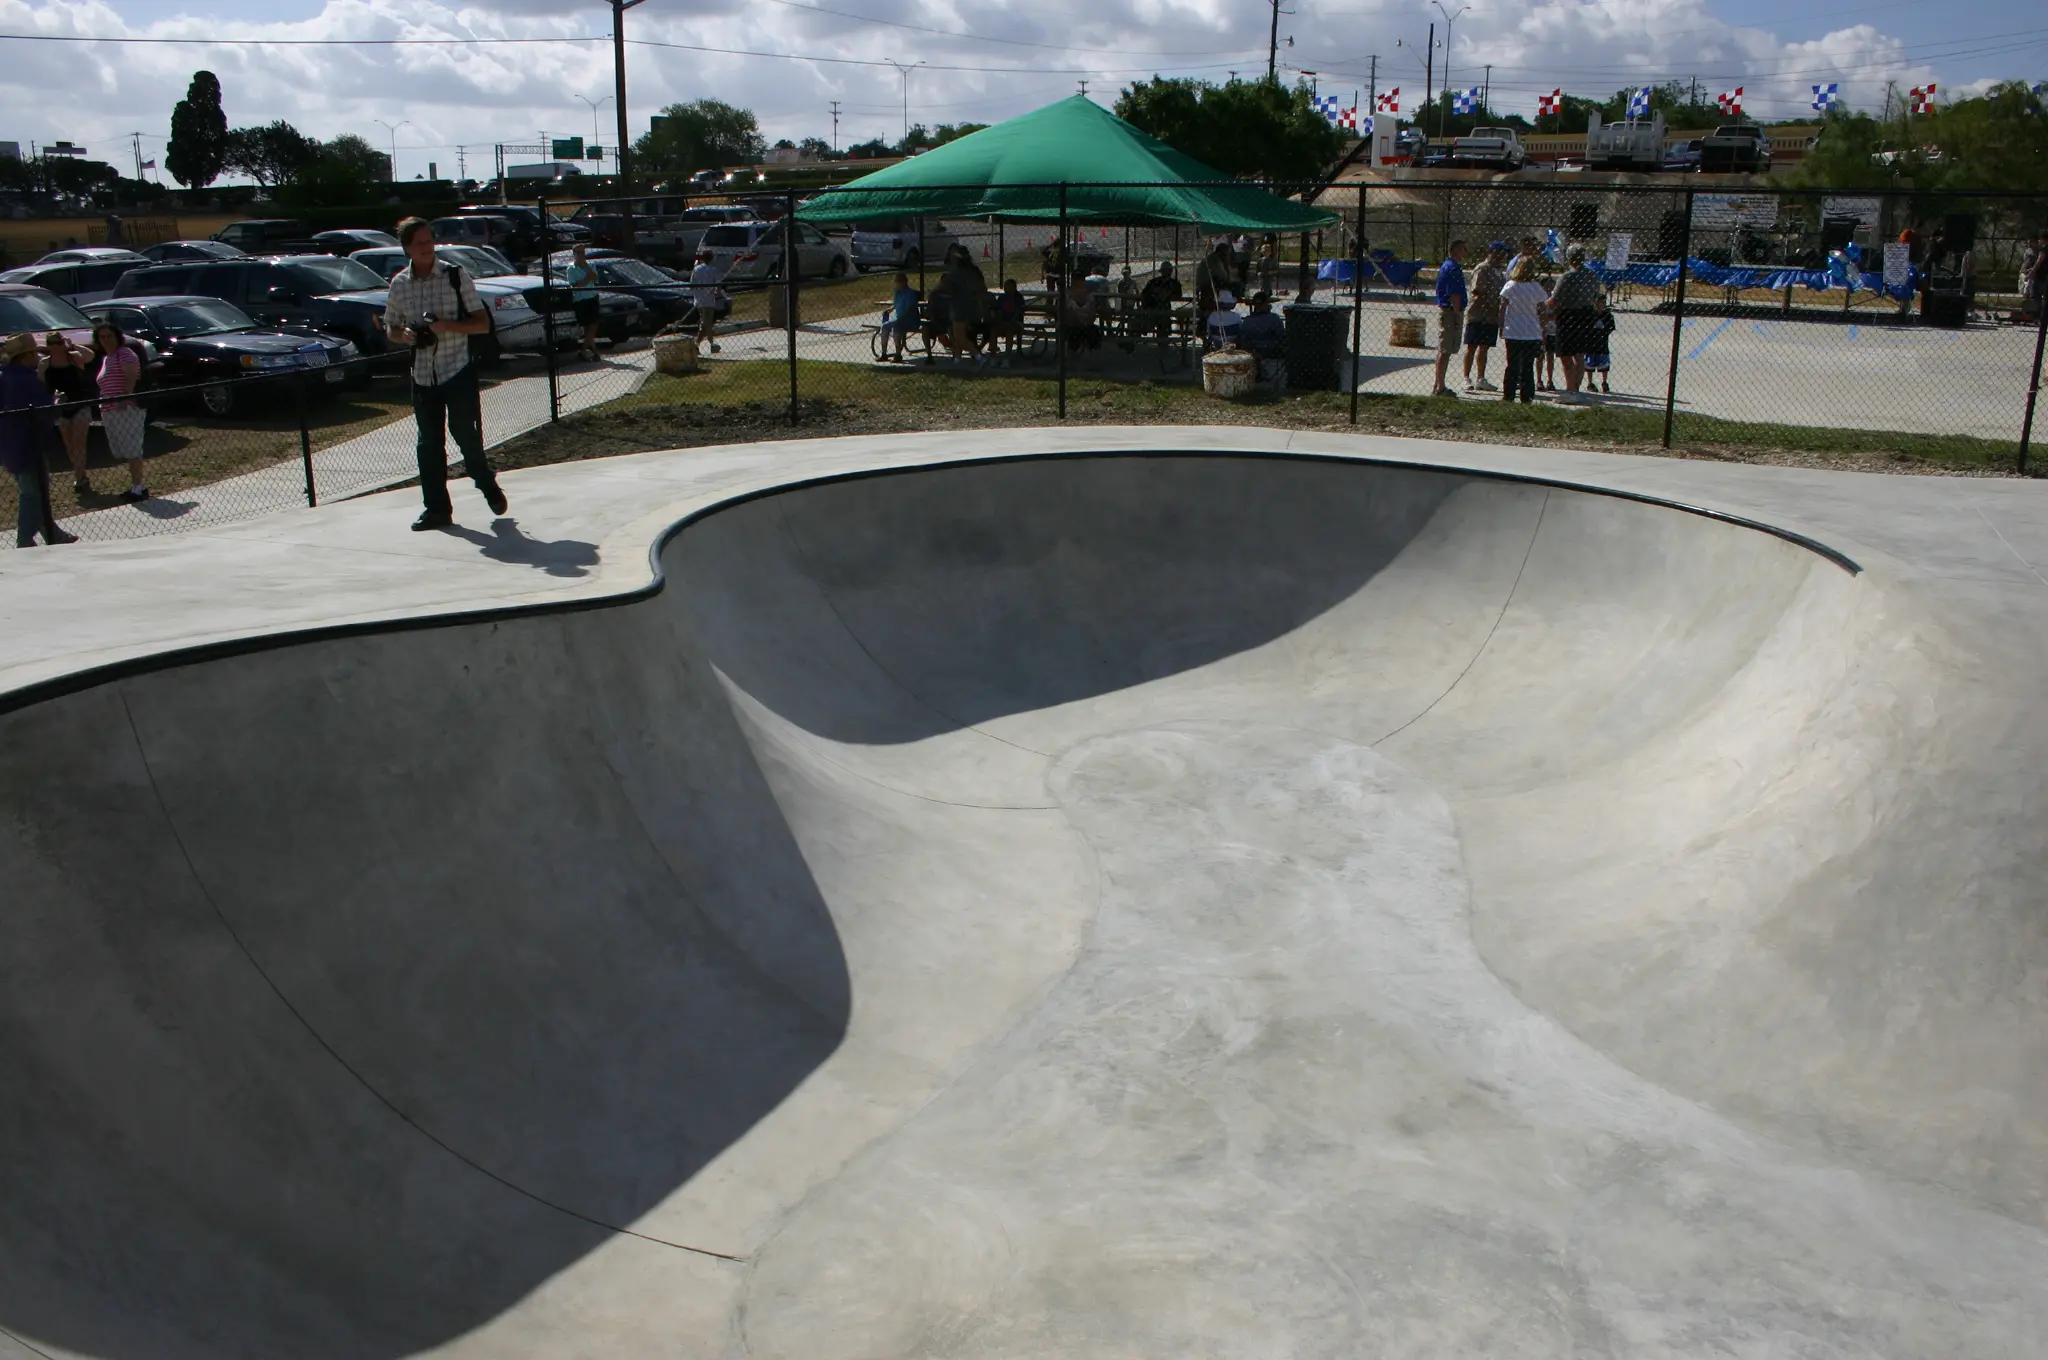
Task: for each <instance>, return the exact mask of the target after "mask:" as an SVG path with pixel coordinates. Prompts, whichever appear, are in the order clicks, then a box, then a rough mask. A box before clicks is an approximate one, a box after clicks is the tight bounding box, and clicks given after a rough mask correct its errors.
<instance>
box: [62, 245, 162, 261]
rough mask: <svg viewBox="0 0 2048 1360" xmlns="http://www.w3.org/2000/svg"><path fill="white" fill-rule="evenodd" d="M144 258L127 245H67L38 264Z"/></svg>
mask: <svg viewBox="0 0 2048 1360" xmlns="http://www.w3.org/2000/svg"><path fill="white" fill-rule="evenodd" d="M140 258H142V257H141V256H139V255H137V254H136V253H135V252H134V251H132V250H130V249H128V248H127V247H126V246H67V247H65V248H64V249H63V250H53V251H51V252H50V253H49V254H47V255H45V256H43V258H42V259H40V260H37V261H36V263H37V264H111V263H113V262H114V261H116V260H129V261H134V260H138V259H140Z"/></svg>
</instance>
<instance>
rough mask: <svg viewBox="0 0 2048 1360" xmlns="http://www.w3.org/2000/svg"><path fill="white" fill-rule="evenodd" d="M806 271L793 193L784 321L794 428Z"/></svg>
mask: <svg viewBox="0 0 2048 1360" xmlns="http://www.w3.org/2000/svg"><path fill="white" fill-rule="evenodd" d="M803 272H804V268H803V251H802V248H801V246H800V245H799V238H798V236H797V227H796V192H795V191H794V190H791V191H790V194H789V196H788V198H787V199H786V200H785V201H784V203H783V214H782V279H783V284H782V286H783V288H784V290H785V292H784V296H783V299H782V303H783V311H784V313H785V315H784V316H783V318H782V320H783V322H784V324H785V329H787V330H788V332H789V423H790V424H792V425H794V424H796V422H797V390H796V301H797V291H798V288H799V282H798V281H799V279H800V278H801V277H802V276H803Z"/></svg>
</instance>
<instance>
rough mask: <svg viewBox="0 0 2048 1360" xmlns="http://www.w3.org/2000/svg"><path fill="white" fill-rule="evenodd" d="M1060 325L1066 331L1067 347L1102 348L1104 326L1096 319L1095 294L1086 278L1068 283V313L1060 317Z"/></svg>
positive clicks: (1082, 348) (1081, 348)
mask: <svg viewBox="0 0 2048 1360" xmlns="http://www.w3.org/2000/svg"><path fill="white" fill-rule="evenodd" d="M1060 327H1061V329H1062V330H1064V331H1065V332H1066V336H1067V348H1069V349H1080V350H1095V349H1101V348H1102V327H1101V326H1099V325H1097V324H1096V320H1095V294H1094V293H1093V292H1092V291H1090V290H1089V287H1088V281H1087V280H1086V279H1076V280H1074V281H1073V282H1072V283H1070V284H1068V285H1067V300H1066V313H1065V315H1064V316H1062V317H1061V318H1060Z"/></svg>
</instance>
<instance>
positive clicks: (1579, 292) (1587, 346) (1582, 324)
mask: <svg viewBox="0 0 2048 1360" xmlns="http://www.w3.org/2000/svg"><path fill="white" fill-rule="evenodd" d="M1564 259H1565V264H1566V266H1567V268H1566V269H1565V271H1564V273H1563V274H1562V275H1561V276H1560V277H1559V278H1558V280H1557V288H1556V291H1554V292H1553V293H1552V294H1551V298H1550V301H1551V306H1552V307H1554V308H1555V309H1556V311H1557V352H1558V356H1559V357H1560V358H1562V359H1563V360H1564V386H1565V391H1564V395H1563V396H1562V397H1560V398H1559V400H1560V401H1563V402H1564V403H1565V404H1567V405H1571V404H1573V403H1575V402H1577V401H1578V399H1579V385H1580V384H1581V383H1583V382H1584V381H1585V380H1586V355H1587V354H1589V353H1591V352H1592V349H1593V345H1594V342H1595V341H1596V340H1597V339H1598V336H1597V334H1596V328H1597V327H1598V326H1599V324H1600V313H1601V311H1602V310H1603V309H1604V308H1605V307H1606V305H1607V297H1606V292H1605V290H1604V289H1602V288H1601V286H1600V276H1599V275H1598V274H1595V273H1594V272H1593V271H1592V270H1591V269H1588V268H1587V267H1586V248H1585V247H1584V246H1573V247H1572V248H1571V249H1570V250H1567V251H1566V252H1565V256H1564Z"/></svg>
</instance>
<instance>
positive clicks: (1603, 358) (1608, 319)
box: [1586, 307, 1614, 397]
mask: <svg viewBox="0 0 2048 1360" xmlns="http://www.w3.org/2000/svg"><path fill="white" fill-rule="evenodd" d="M1613 334H1614V313H1613V311H1612V310H1610V309H1608V308H1605V307H1603V308H1601V309H1600V318H1599V320H1598V321H1596V322H1595V323H1594V324H1593V348H1591V349H1589V350H1587V351H1586V390H1587V391H1588V392H1591V391H1592V390H1593V383H1594V381H1595V380H1596V379H1597V380H1598V381H1599V383H1600V395H1601V396H1603V397H1604V396H1606V395H1607V394H1608V393H1610V392H1612V391H1613V390H1614V389H1613V388H1612V387H1610V386H1608V384H1607V375H1608V373H1609V372H1610V371H1611V370H1612V369H1613V367H1614V355H1613V353H1612V350H1611V343H1612V342H1611V341H1610V339H1609V337H1610V336H1612V335H1613Z"/></svg>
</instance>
